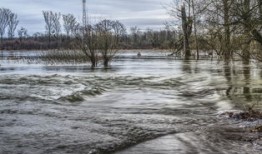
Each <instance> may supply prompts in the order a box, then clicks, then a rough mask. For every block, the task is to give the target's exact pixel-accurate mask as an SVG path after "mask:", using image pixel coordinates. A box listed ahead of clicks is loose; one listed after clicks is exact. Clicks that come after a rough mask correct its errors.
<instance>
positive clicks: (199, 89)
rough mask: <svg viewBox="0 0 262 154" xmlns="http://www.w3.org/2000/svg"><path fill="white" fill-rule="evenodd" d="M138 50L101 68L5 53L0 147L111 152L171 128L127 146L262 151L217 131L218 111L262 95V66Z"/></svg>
mask: <svg viewBox="0 0 262 154" xmlns="http://www.w3.org/2000/svg"><path fill="white" fill-rule="evenodd" d="M29 53H30V52H29ZM15 54H16V55H19V53H15ZM24 54H25V53H23V54H21V55H22V56H24ZM4 55H5V56H6V57H8V56H11V54H10V55H8V53H7V52H4ZM13 55H14V53H12V56H13ZM133 55H134V54H133V53H122V54H121V55H120V56H119V57H118V58H117V59H116V60H115V61H113V63H112V65H113V67H112V68H111V69H102V68H98V69H96V70H92V69H89V68H88V65H87V64H57V65H46V64H43V63H37V64H29V63H27V61H26V60H21V61H17V60H10V59H6V58H2V60H1V61H0V63H1V66H0V72H1V75H0V100H1V103H0V114H1V117H0V138H1V140H0V153H32V151H33V152H34V153H110V152H115V151H118V150H120V149H123V148H127V147H130V146H132V145H135V144H138V143H140V142H143V141H146V140H150V139H156V138H158V137H161V136H164V135H168V136H165V137H162V138H159V139H158V140H152V142H151V141H149V142H145V144H141V145H138V147H135V148H134V149H132V148H131V149H127V150H125V151H124V153H130V152H131V153H146V152H147V153H153V151H155V149H156V147H157V145H159V144H162V143H163V145H162V146H160V145H159V147H157V149H158V152H157V153H174V152H175V153H190V152H191V153H195V152H196V153H219V152H221V151H222V152H223V153H239V152H242V153H254V152H258V151H257V148H254V147H253V146H252V144H251V143H250V142H248V143H247V142H245V141H242V140H234V141H230V140H228V139H226V138H224V137H223V136H222V135H221V134H219V133H217V129H219V130H221V129H220V127H221V126H222V125H223V124H224V125H226V123H227V121H226V120H223V119H219V118H218V117H217V113H218V112H219V111H221V110H222V111H224V110H229V109H232V108H233V109H239V108H244V107H245V105H246V104H252V103H257V102H259V101H260V100H258V99H259V96H260V95H261V93H262V90H261V84H262V81H261V75H260V73H261V70H260V69H258V68H257V67H255V66H253V65H252V64H243V65H242V63H241V62H235V63H232V64H229V63H226V64H223V63H222V62H220V63H218V62H216V61H204V60H202V61H182V60H174V59H166V58H164V57H163V56H162V57H161V55H157V54H155V53H154V54H152V55H150V53H147V54H142V55H143V56H145V57H146V58H145V59H143V56H141V57H139V59H136V58H134V57H133ZM33 56H34V55H33ZM159 56H160V57H161V58H159ZM156 57H158V58H156ZM234 107H235V108H234ZM256 107H257V108H261V103H259V104H258V105H257V106H256ZM217 127H219V128H217ZM172 144H174V145H173V146H172ZM178 145H181V146H178ZM168 147H169V148H168ZM239 147H245V148H239Z"/></svg>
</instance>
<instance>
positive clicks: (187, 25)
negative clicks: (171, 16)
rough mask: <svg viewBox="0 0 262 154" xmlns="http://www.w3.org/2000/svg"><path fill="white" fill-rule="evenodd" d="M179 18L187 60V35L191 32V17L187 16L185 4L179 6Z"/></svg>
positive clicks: (188, 55)
mask: <svg viewBox="0 0 262 154" xmlns="http://www.w3.org/2000/svg"><path fill="white" fill-rule="evenodd" d="M181 20H182V29H183V37H184V53H185V59H186V60H188V59H189V57H190V56H191V52H190V46H189V37H190V35H191V32H192V19H191V17H188V16H187V14H186V8H185V5H182V6H181Z"/></svg>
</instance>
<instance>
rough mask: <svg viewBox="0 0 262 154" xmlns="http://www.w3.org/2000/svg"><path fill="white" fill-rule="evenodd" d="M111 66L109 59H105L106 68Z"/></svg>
mask: <svg viewBox="0 0 262 154" xmlns="http://www.w3.org/2000/svg"><path fill="white" fill-rule="evenodd" d="M108 66H109V59H104V68H108Z"/></svg>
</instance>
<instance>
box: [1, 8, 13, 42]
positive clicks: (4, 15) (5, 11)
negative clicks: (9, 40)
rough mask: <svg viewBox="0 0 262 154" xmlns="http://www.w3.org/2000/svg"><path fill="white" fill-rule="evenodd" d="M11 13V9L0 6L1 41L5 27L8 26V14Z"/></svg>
mask: <svg viewBox="0 0 262 154" xmlns="http://www.w3.org/2000/svg"><path fill="white" fill-rule="evenodd" d="M10 13H11V10H9V9H6V8H0V36H1V40H0V41H1V42H0V43H2V41H3V36H4V34H5V29H6V27H7V26H8V21H9V14H10Z"/></svg>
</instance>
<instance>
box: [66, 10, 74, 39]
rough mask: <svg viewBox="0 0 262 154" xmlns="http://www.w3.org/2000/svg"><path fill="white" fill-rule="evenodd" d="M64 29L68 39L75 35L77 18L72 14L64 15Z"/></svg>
mask: <svg viewBox="0 0 262 154" xmlns="http://www.w3.org/2000/svg"><path fill="white" fill-rule="evenodd" d="M63 22H64V29H65V32H66V35H67V37H68V38H69V36H70V34H72V33H73V31H74V28H75V26H76V25H77V22H76V18H75V17H74V15H72V14H67V15H63Z"/></svg>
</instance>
